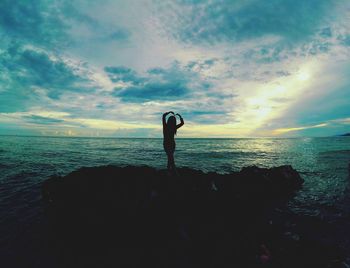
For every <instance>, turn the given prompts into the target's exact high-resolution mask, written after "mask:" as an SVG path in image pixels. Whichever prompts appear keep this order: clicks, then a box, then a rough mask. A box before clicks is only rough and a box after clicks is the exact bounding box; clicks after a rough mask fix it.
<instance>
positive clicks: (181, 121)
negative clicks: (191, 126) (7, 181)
mask: <svg viewBox="0 0 350 268" xmlns="http://www.w3.org/2000/svg"><path fill="white" fill-rule="evenodd" d="M176 115H177V116H178V117H179V118H180V124H178V125H176V128H180V127H182V126H183V125H184V124H185V122H184V120H183V118H182V116H181V115H180V114H176Z"/></svg>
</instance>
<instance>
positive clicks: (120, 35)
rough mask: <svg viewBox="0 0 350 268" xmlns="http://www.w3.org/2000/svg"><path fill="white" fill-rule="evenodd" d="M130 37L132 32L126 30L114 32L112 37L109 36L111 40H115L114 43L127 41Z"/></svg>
mask: <svg viewBox="0 0 350 268" xmlns="http://www.w3.org/2000/svg"><path fill="white" fill-rule="evenodd" d="M129 36H130V32H129V31H127V30H125V29H118V30H115V31H113V32H112V33H111V34H110V35H109V39H110V40H114V41H124V40H127V39H128V38H129Z"/></svg>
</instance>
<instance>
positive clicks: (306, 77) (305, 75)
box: [297, 71, 310, 81]
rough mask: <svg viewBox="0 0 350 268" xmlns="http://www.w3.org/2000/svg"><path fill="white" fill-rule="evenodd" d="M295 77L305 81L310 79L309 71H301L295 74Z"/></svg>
mask: <svg viewBox="0 0 350 268" xmlns="http://www.w3.org/2000/svg"><path fill="white" fill-rule="evenodd" d="M297 78H298V80H299V81H306V80H309V79H310V73H309V72H307V71H301V72H299V73H298V74H297Z"/></svg>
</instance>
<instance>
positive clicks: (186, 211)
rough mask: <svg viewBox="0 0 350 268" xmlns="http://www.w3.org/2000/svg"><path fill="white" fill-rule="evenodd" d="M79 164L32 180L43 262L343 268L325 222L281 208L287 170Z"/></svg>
mask: <svg viewBox="0 0 350 268" xmlns="http://www.w3.org/2000/svg"><path fill="white" fill-rule="evenodd" d="M178 172H179V176H168V175H167V172H166V171H165V170H156V169H153V168H150V167H132V166H130V167H123V168H122V167H115V166H104V167H94V168H82V169H79V170H77V171H74V172H72V173H70V174H69V175H67V176H65V177H52V178H50V179H48V180H46V181H45V182H44V183H43V185H42V195H43V200H44V201H45V204H46V216H47V219H48V222H49V231H48V236H49V241H50V242H49V244H48V247H50V248H51V249H52V251H53V252H54V255H55V259H56V260H55V263H53V264H52V266H51V267H111V266H112V267H148V266H150V267H345V266H344V264H343V259H344V254H343V252H342V250H341V249H340V248H339V247H337V245H332V243H329V241H323V240H322V235H323V234H324V233H329V232H331V230H330V229H331V228H332V226H329V225H327V224H326V223H324V222H322V221H320V220H318V219H316V218H312V217H302V216H298V215H295V214H293V213H291V212H290V211H288V209H287V208H286V206H285V205H286V203H287V202H288V200H290V198H292V197H293V194H294V193H295V191H297V190H298V189H300V188H301V187H302V184H303V179H302V178H301V177H300V175H299V174H298V172H297V171H295V170H294V169H293V168H292V167H290V166H281V167H276V168H271V169H263V168H257V167H248V168H243V169H242V170H241V171H240V172H236V173H231V174H225V175H223V174H217V173H203V172H201V171H198V170H193V169H189V168H181V169H179V170H178Z"/></svg>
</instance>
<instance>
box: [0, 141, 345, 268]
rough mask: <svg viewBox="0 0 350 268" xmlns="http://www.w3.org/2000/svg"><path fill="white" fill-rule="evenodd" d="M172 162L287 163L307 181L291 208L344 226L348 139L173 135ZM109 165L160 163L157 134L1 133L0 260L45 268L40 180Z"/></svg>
mask: <svg viewBox="0 0 350 268" xmlns="http://www.w3.org/2000/svg"><path fill="white" fill-rule="evenodd" d="M175 161H176V165H177V166H178V167H183V166H187V167H191V168H194V169H199V170H202V171H205V172H209V171H216V172H220V173H228V172H231V171H238V170H240V169H241V168H242V167H245V166H251V165H257V166H259V167H274V166H280V165H292V166H293V168H295V169H296V170H297V171H298V172H299V173H300V174H301V176H302V177H303V178H304V179H305V184H304V186H303V188H302V189H301V190H300V191H299V192H298V193H297V195H296V197H295V198H294V199H293V200H292V201H290V204H289V206H290V208H291V210H293V211H294V212H296V213H300V214H305V215H313V216H318V217H322V218H323V219H325V220H327V221H341V222H343V226H349V224H350V219H349V216H348V215H349V212H350V194H349V187H348V186H349V173H348V165H349V163H350V137H327V138H290V139H282V138H281V139H278V138H257V139H180V138H178V139H177V141H176V152H175ZM110 164H111V165H119V166H125V165H148V166H151V167H155V168H166V155H165V153H164V151H163V144H162V139H151V138H150V139H149V138H144V139H140V138H78V137H24V136H0V227H1V228H0V252H1V253H0V259H1V260H5V263H6V262H8V263H10V262H11V259H13V258H18V256H19V255H20V258H23V263H25V264H27V265H26V267H35V266H37V267H40V266H45V265H44V264H43V263H45V258H44V259H43V258H38V256H39V255H40V256H46V258H47V260H46V261H47V263H49V260H48V259H49V258H50V257H49V256H47V255H45V252H46V249H45V243H46V242H45V238H44V237H43V235H42V230H43V229H45V215H44V209H43V203H42V201H41V188H40V187H41V183H42V182H43V181H44V180H45V179H47V178H48V177H50V176H51V175H65V174H67V173H69V172H71V171H73V170H76V169H78V168H80V167H84V166H101V165H110ZM344 222H345V223H344ZM344 228H345V227H344ZM29 248H30V250H28V249H29Z"/></svg>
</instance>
